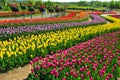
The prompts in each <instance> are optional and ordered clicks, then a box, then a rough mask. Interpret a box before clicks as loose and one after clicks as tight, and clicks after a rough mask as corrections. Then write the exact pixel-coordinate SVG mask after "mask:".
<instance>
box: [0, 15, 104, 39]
mask: <svg viewBox="0 0 120 80" xmlns="http://www.w3.org/2000/svg"><path fill="white" fill-rule="evenodd" d="M83 14H84V13H83ZM78 17H79V16H78ZM91 17H92V19H93V20H91V21H85V22H71V23H58V24H45V25H37V26H22V27H21V26H20V27H17V28H15V27H8V28H0V38H1V39H0V40H4V39H7V38H10V37H11V38H13V37H15V36H18V34H20V33H23V34H25V33H28V32H31V33H32V32H34V33H35V32H36V31H39V32H40V31H47V30H55V29H61V28H67V27H68V28H70V27H75V26H87V25H94V24H102V23H106V20H105V19H104V18H101V17H100V16H98V15H91Z"/></svg>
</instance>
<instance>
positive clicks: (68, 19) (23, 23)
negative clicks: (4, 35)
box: [0, 12, 89, 28]
mask: <svg viewBox="0 0 120 80" xmlns="http://www.w3.org/2000/svg"><path fill="white" fill-rule="evenodd" d="M78 14H79V17H78V16H76V15H78ZM88 17H89V15H88V13H87V12H71V13H69V14H68V15H65V16H61V17H58V18H34V19H32V20H31V19H25V20H20V19H19V20H0V27H3V28H4V27H9V26H14V27H18V26H26V25H38V24H47V23H50V24H52V23H61V22H73V21H78V22H80V21H85V20H87V19H88ZM3 25H4V26H3Z"/></svg>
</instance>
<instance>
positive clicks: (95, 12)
mask: <svg viewBox="0 0 120 80" xmlns="http://www.w3.org/2000/svg"><path fill="white" fill-rule="evenodd" d="M91 14H95V15H101V14H117V13H116V12H114V11H109V12H102V11H93V12H91Z"/></svg>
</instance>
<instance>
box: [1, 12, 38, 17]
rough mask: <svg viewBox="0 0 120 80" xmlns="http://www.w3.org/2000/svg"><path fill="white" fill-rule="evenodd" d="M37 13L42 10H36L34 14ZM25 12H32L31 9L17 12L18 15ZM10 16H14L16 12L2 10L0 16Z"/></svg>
mask: <svg viewBox="0 0 120 80" xmlns="http://www.w3.org/2000/svg"><path fill="white" fill-rule="evenodd" d="M35 13H40V12H39V11H34V12H33V14H35ZM23 14H27V15H29V14H30V12H29V11H20V12H16V15H23ZM10 16H14V12H11V11H5V12H0V17H10Z"/></svg>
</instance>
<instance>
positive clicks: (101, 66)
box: [28, 31, 120, 80]
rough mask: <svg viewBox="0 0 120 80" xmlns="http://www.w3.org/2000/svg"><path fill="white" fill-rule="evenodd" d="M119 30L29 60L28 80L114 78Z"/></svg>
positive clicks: (119, 58)
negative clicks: (29, 71) (29, 72)
mask: <svg viewBox="0 0 120 80" xmlns="http://www.w3.org/2000/svg"><path fill="white" fill-rule="evenodd" d="M119 44H120V31H118V32H112V33H108V34H105V35H101V36H98V37H95V38H93V39H91V40H88V41H86V42H82V43H80V44H78V45H77V46H74V47H72V48H69V49H66V50H63V51H61V50H59V51H58V52H56V53H55V54H53V55H46V56H45V57H44V58H42V57H36V58H34V59H33V60H31V61H30V64H31V66H32V67H31V74H30V75H29V77H28V78H29V79H28V80H117V78H118V77H119V76H120V45H119Z"/></svg>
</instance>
